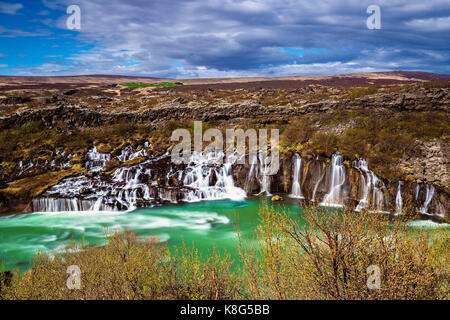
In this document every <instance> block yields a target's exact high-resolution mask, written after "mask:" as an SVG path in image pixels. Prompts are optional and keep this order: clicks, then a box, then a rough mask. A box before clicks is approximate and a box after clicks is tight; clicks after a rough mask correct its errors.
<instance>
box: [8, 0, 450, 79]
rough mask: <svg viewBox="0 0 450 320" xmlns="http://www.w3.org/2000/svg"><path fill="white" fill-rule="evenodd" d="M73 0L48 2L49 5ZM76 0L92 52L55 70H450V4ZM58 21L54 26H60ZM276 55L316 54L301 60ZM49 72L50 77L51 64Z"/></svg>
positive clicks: (186, 73)
mask: <svg viewBox="0 0 450 320" xmlns="http://www.w3.org/2000/svg"><path fill="white" fill-rule="evenodd" d="M72 2H73V1H71V0H68V1H65V0H64V1H52V2H51V3H50V1H46V3H47V4H48V5H49V8H64V6H67V5H71V4H73V3H72ZM77 3H78V4H79V5H80V7H81V10H82V11H81V15H82V29H81V31H80V33H79V34H78V35H77V37H78V40H79V41H80V42H86V41H91V42H92V41H95V43H97V45H96V46H95V47H94V48H93V49H92V50H90V51H88V52H84V53H81V52H80V53H78V54H76V55H74V56H73V57H72V59H71V61H72V67H73V68H70V67H69V69H67V66H64V68H63V69H61V70H60V72H61V73H70V72H72V73H80V72H82V73H105V72H108V73H128V74H143V75H158V76H178V77H191V76H200V77H210V76H238V75H243V76H250V75H284V74H310V73H341V72H360V71H376V70H394V69H405V70H412V69H414V70H426V71H434V72H444V73H450V44H449V37H448V34H449V31H450V2H449V1H448V0H431V1H422V0H421V1H418V0H391V1H375V0H370V1H366V0H358V1H355V0H350V1H337V0H334V1H333V0H328V1H310V0H261V1H259V0H247V1H236V0H220V1H219V0H209V1H205V0H187V1H180V0H171V1H154V0H152V1H148V0H145V1H144V0H134V1H132V0H128V1H122V0H109V1H103V0H78V1H77ZM372 4H375V5H379V6H380V7H381V18H382V20H381V27H382V29H381V30H368V29H367V27H366V19H367V17H368V14H367V13H366V9H367V7H368V6H369V5H372ZM65 18H66V17H64V16H63V17H61V19H60V21H59V24H58V25H59V26H60V27H61V28H64V26H65ZM0 31H1V30H0ZM283 48H296V49H305V50H308V49H322V50H321V51H314V50H313V51H306V52H305V53H304V54H303V55H299V54H293V53H292V52H289V51H286V50H284V49H283ZM72 69H73V70H72ZM50 70H57V65H56V64H52V68H51V69H50ZM76 70H77V71H78V72H76ZM52 72H58V71H52Z"/></svg>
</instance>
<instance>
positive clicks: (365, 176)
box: [352, 158, 384, 212]
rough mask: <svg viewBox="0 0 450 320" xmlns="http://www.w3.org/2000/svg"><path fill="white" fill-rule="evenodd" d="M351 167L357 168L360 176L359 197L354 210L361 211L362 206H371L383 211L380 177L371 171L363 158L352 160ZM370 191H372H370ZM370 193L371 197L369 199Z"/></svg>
mask: <svg viewBox="0 0 450 320" xmlns="http://www.w3.org/2000/svg"><path fill="white" fill-rule="evenodd" d="M352 167H353V168H355V169H357V170H359V172H360V174H361V175H360V177H361V185H360V187H361V199H360V200H359V203H358V205H357V206H356V209H355V211H358V212H359V211H361V209H363V208H367V207H369V206H373V208H374V209H375V210H377V211H383V209H384V208H383V206H384V194H383V191H382V190H381V189H380V187H379V186H380V183H381V182H380V179H378V177H377V176H376V175H375V173H374V172H373V171H371V170H370V169H369V166H368V165H367V162H366V160H365V159H363V158H361V159H359V160H354V161H353V162H352ZM371 191H372V192H371ZM370 195H372V199H371V201H370Z"/></svg>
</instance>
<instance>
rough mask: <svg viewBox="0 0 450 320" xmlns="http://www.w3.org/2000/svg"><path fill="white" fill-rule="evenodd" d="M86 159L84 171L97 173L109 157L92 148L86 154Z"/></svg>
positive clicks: (107, 154)
mask: <svg viewBox="0 0 450 320" xmlns="http://www.w3.org/2000/svg"><path fill="white" fill-rule="evenodd" d="M86 159H87V161H86V165H85V166H86V169H88V170H89V171H92V172H97V171H100V170H102V169H103V167H104V166H105V164H106V162H107V161H109V160H111V155H110V154H109V153H100V152H98V151H97V147H96V146H94V147H93V148H92V149H90V150H89V151H88V152H87V153H86Z"/></svg>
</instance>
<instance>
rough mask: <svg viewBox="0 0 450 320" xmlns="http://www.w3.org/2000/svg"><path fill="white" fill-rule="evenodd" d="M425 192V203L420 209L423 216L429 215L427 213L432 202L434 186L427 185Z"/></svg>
mask: <svg viewBox="0 0 450 320" xmlns="http://www.w3.org/2000/svg"><path fill="white" fill-rule="evenodd" d="M425 190H426V193H425V202H424V203H423V206H422V208H420V213H423V214H429V213H428V206H429V205H430V203H431V200H433V196H434V186H433V185H430V184H427V185H426V186H425Z"/></svg>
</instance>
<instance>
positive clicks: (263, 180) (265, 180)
mask: <svg viewBox="0 0 450 320" xmlns="http://www.w3.org/2000/svg"><path fill="white" fill-rule="evenodd" d="M258 159H259V162H260V169H261V170H260V173H261V177H260V181H259V182H260V185H261V192H265V193H266V195H268V196H270V195H271V193H270V180H271V178H270V175H269V174H267V173H268V172H270V166H271V164H272V163H273V162H272V161H273V154H271V156H270V158H269V156H267V155H266V157H263V153H262V152H259V154H258Z"/></svg>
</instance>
